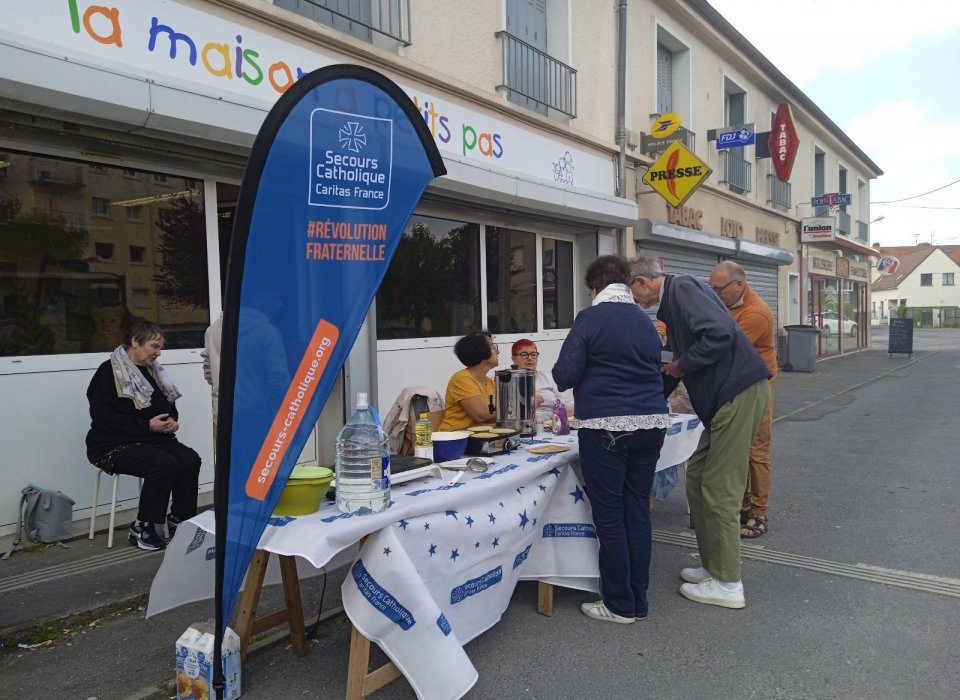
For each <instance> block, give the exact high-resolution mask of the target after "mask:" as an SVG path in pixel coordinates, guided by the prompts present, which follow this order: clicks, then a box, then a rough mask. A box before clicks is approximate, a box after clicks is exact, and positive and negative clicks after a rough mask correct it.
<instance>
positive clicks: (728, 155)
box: [720, 150, 752, 194]
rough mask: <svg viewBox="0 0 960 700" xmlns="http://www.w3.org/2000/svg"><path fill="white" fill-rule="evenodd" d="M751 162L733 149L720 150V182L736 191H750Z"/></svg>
mask: <svg viewBox="0 0 960 700" xmlns="http://www.w3.org/2000/svg"><path fill="white" fill-rule="evenodd" d="M751 168H752V164H751V163H750V161H748V160H747V159H746V158H744V157H743V156H741V155H740V154H739V153H735V152H734V151H730V150H726V151H720V172H721V175H720V184H725V185H727V186H729V187H730V189H731V190H732V191H734V192H737V193H740V194H742V193H744V192H750V190H751V183H752V177H751Z"/></svg>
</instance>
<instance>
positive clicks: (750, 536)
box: [740, 515, 767, 540]
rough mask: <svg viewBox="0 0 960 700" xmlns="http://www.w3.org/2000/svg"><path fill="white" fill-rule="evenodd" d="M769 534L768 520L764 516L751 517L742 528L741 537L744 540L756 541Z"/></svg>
mask: <svg viewBox="0 0 960 700" xmlns="http://www.w3.org/2000/svg"><path fill="white" fill-rule="evenodd" d="M765 534H767V518H766V516H764V515H754V516H751V517H750V519H749V520H747V522H745V523H744V524H743V527H742V528H740V537H741V539H744V540H755V539H757V538H758V537H762V536H763V535H765Z"/></svg>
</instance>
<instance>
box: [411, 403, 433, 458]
mask: <svg viewBox="0 0 960 700" xmlns="http://www.w3.org/2000/svg"><path fill="white" fill-rule="evenodd" d="M414 430H415V434H416V438H417V440H416V442H417V446H416V447H415V448H414V449H413V455H414V457H423V458H424V459H429V460H430V461H431V462H432V461H433V424H432V423H431V422H430V417H429V416H428V415H427V414H426V413H421V414H420V417H419V418H418V419H417V424H416V426H415V427H414Z"/></svg>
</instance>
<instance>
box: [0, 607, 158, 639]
mask: <svg viewBox="0 0 960 700" xmlns="http://www.w3.org/2000/svg"><path fill="white" fill-rule="evenodd" d="M147 597H148V594H147V593H138V594H137V595H133V596H129V597H127V598H123V599H120V600H114V601H110V602H107V603H101V604H98V605H92V606H90V607H87V608H81V609H80V610H73V611H71V612H69V613H64V614H61V615H52V616H50V617H47V618H43V619H37V620H30V621H29V622H21V623H18V624H15V625H9V626H8V627H4V628H2V629H0V654H8V653H12V652H15V651H19V646H18V645H19V644H20V643H21V641H22V640H23V639H25V638H27V639H29V638H37V637H40V636H43V635H46V634H48V630H50V629H51V628H52V629H53V630H55V632H56V634H55V636H54V637H53V639H55V640H59V639H61V638H63V637H64V636H65V635H64V632H63V630H64V629H70V628H73V627H76V626H77V625H83V624H89V623H90V622H95V621H97V620H102V619H103V618H105V617H108V616H110V615H114V614H116V613H119V612H132V611H133V610H136V609H138V608H142V607H144V606H146V604H147Z"/></svg>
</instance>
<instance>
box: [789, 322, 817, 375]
mask: <svg viewBox="0 0 960 700" xmlns="http://www.w3.org/2000/svg"><path fill="white" fill-rule="evenodd" d="M784 328H785V329H786V331H787V363H786V364H785V365H784V366H783V369H784V371H786V372H812V371H813V368H814V365H815V364H816V362H817V338H819V337H820V329H819V328H818V327H817V326H784Z"/></svg>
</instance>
